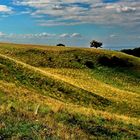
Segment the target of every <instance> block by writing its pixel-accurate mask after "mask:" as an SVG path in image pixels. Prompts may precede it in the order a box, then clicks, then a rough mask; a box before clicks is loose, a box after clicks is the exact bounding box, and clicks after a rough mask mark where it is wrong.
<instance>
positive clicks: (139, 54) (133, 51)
mask: <svg viewBox="0 0 140 140" xmlns="http://www.w3.org/2000/svg"><path fill="white" fill-rule="evenodd" d="M121 52H124V53H127V54H130V55H134V56H137V57H140V47H139V48H134V49H123V50H121Z"/></svg>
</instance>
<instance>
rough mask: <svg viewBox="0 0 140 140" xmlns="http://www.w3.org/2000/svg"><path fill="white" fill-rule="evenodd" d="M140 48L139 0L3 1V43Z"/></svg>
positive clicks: (0, 21) (0, 10) (0, 31)
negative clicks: (92, 41)
mask: <svg viewBox="0 0 140 140" xmlns="http://www.w3.org/2000/svg"><path fill="white" fill-rule="evenodd" d="M92 39H96V40H99V41H102V42H103V44H104V47H105V48H109V49H114V48H115V49H120V48H125V47H130V48H131V47H132V48H133V47H138V46H140V1H139V0H0V41H1V42H16V43H32V44H48V45H55V44H57V43H64V44H66V45H68V46H81V47H89V42H90V41H91V40H92Z"/></svg>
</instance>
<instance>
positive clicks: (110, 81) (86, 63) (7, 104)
mask: <svg viewBox="0 0 140 140" xmlns="http://www.w3.org/2000/svg"><path fill="white" fill-rule="evenodd" d="M122 64H123V65H122ZM139 110H140V59H139V58H137V57H133V56H129V55H126V54H123V53H121V52H115V51H107V50H98V49H79V48H69V47H49V46H47V47H45V46H34V45H17V44H0V139H17V140H22V139H36V140H40V139H42V140H43V139H44V140H45V139H48V140H57V139H58V140H59V139H64V140H65V139H114V140H115V139H140V133H139V131H140V113H139ZM35 112H37V114H36V113H35Z"/></svg>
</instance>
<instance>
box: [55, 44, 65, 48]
mask: <svg viewBox="0 0 140 140" xmlns="http://www.w3.org/2000/svg"><path fill="white" fill-rule="evenodd" d="M56 46H61V47H65V45H64V44H61V43H60V44H57V45H56Z"/></svg>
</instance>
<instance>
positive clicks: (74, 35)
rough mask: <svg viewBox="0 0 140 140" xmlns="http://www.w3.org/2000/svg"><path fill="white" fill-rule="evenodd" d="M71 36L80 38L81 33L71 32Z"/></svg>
mask: <svg viewBox="0 0 140 140" xmlns="http://www.w3.org/2000/svg"><path fill="white" fill-rule="evenodd" d="M71 37H73V38H81V37H82V35H81V34H79V33H73V34H72V35H71Z"/></svg>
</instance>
